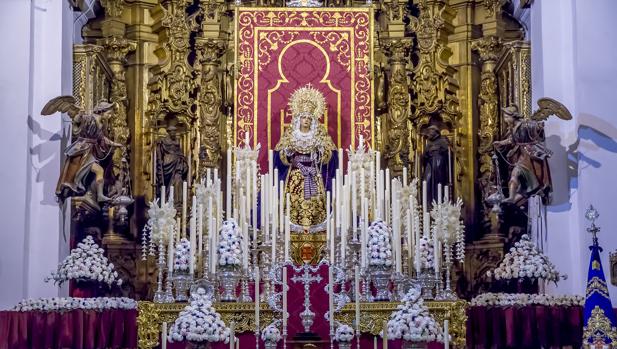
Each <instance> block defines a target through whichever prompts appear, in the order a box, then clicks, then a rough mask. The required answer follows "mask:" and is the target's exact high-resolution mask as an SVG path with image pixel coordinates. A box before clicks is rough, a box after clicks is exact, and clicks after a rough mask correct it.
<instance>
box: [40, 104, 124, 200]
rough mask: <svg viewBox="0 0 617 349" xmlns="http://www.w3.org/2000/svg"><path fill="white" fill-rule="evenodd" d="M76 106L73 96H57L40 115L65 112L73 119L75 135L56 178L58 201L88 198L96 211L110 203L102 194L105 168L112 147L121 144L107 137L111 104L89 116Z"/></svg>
mask: <svg viewBox="0 0 617 349" xmlns="http://www.w3.org/2000/svg"><path fill="white" fill-rule="evenodd" d="M75 103H76V100H75V98H74V97H72V96H60V97H56V98H54V99H52V100H51V101H49V102H48V103H47V104H46V105H45V107H44V108H43V110H42V111H41V114H42V115H50V114H53V113H55V112H57V111H60V112H66V113H67V114H68V115H69V116H70V117H71V118H72V121H73V127H74V130H73V134H74V136H76V139H75V141H74V142H73V143H71V145H69V146H68V147H67V148H66V150H65V151H64V154H65V155H66V158H67V159H66V161H65V162H64V166H63V168H62V172H61V174H60V178H59V179H58V185H57V187H56V196H57V197H58V200H59V201H60V202H64V201H65V200H66V199H67V198H69V197H86V196H88V197H87V198H86V201H87V202H89V203H90V205H92V206H93V207H94V208H97V207H98V203H101V202H109V201H111V199H110V198H109V197H107V196H105V193H104V184H105V181H104V180H105V178H104V175H105V167H106V164H107V162H108V161H110V159H111V154H112V153H113V150H114V148H116V147H123V145H121V144H118V143H115V142H113V141H112V140H111V139H110V138H109V137H108V135H107V134H106V130H108V124H109V120H110V118H111V116H112V115H113V107H114V105H113V104H112V103H108V102H104V101H103V102H100V103H99V104H98V105H97V106H96V107H95V108H94V109H93V110H92V113H85V112H83V111H82V110H81V109H79V107H77V106H76V105H75ZM87 194H92V195H87Z"/></svg>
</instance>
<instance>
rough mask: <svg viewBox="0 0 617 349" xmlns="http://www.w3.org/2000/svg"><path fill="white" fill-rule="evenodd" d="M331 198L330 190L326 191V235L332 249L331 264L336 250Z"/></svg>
mask: <svg viewBox="0 0 617 349" xmlns="http://www.w3.org/2000/svg"><path fill="white" fill-rule="evenodd" d="M330 200H331V194H330V192H329V191H327V192H326V237H327V240H328V247H329V248H328V249H329V250H330V264H333V263H334V258H333V257H334V250H333V249H332V246H333V243H332V240H333V238H332V237H333V235H334V234H333V233H332V229H331V227H330V219H331V218H330V216H331V212H330Z"/></svg>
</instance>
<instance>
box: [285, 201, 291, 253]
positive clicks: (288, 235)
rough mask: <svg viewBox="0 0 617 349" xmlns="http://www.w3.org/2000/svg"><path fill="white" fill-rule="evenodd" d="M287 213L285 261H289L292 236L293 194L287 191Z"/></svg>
mask: <svg viewBox="0 0 617 349" xmlns="http://www.w3.org/2000/svg"><path fill="white" fill-rule="evenodd" d="M285 208H286V214H285V262H287V261H289V260H290V259H289V244H290V241H289V240H290V237H291V231H290V230H291V194H290V193H287V200H286V202H285Z"/></svg>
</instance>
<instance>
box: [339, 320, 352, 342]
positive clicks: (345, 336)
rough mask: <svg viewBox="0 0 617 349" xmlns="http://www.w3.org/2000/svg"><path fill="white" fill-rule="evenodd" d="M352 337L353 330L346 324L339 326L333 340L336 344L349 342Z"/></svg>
mask: <svg viewBox="0 0 617 349" xmlns="http://www.w3.org/2000/svg"><path fill="white" fill-rule="evenodd" d="M353 337H354V331H353V328H351V326H349V325H347V324H342V325H339V326H338V327H337V328H336V332H335V333H334V340H335V341H337V342H351V341H352V340H353Z"/></svg>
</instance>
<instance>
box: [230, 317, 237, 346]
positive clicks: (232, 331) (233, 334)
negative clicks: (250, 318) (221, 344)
mask: <svg viewBox="0 0 617 349" xmlns="http://www.w3.org/2000/svg"><path fill="white" fill-rule="evenodd" d="M235 329H236V323H235V322H232V323H231V325H230V326H229V349H236V330H235Z"/></svg>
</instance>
